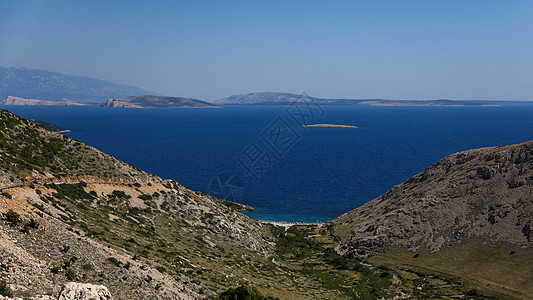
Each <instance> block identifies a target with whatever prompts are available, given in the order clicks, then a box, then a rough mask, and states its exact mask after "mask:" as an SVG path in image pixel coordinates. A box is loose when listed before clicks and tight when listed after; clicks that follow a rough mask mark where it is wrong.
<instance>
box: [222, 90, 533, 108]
mask: <svg viewBox="0 0 533 300" xmlns="http://www.w3.org/2000/svg"><path fill="white" fill-rule="evenodd" d="M299 101H302V102H303V101H313V102H315V103H316V104H318V105H324V106H359V105H360V106H499V105H504V104H533V102H531V101H492V100H447V99H435V100H388V99H324V98H317V97H311V96H309V95H307V94H301V95H300V94H291V93H276V92H260V93H248V94H240V95H233V96H230V97H226V98H222V99H218V100H215V101H214V102H213V103H216V104H221V105H292V104H293V103H296V102H299Z"/></svg>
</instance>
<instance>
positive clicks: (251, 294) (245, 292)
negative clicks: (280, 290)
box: [216, 285, 277, 300]
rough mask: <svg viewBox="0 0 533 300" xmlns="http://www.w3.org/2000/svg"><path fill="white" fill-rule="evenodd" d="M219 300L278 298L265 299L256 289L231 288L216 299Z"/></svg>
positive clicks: (272, 299) (273, 299) (245, 287)
mask: <svg viewBox="0 0 533 300" xmlns="http://www.w3.org/2000/svg"><path fill="white" fill-rule="evenodd" d="M216 299H219V300H275V299H277V298H273V297H270V296H268V297H265V296H263V295H261V294H260V293H259V292H258V291H257V290H256V289H255V288H253V287H247V286H243V285H241V286H238V287H230V288H229V289H227V290H226V291H224V292H222V293H220V295H219V296H218V297H217V298H216Z"/></svg>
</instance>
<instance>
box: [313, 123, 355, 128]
mask: <svg viewBox="0 0 533 300" xmlns="http://www.w3.org/2000/svg"><path fill="white" fill-rule="evenodd" d="M304 127H337V128H359V127H357V126H353V125H339V124H309V125H304Z"/></svg>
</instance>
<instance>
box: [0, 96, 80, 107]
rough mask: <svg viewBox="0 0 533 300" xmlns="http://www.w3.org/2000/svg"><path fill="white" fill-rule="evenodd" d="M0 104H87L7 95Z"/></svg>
mask: <svg viewBox="0 0 533 300" xmlns="http://www.w3.org/2000/svg"><path fill="white" fill-rule="evenodd" d="M0 105H40V106H42V105H44V106H50V105H59V106H80V105H87V104H85V103H78V102H70V101H48V100H37V99H25V98H20V97H13V96H9V97H7V98H6V99H4V100H2V101H0Z"/></svg>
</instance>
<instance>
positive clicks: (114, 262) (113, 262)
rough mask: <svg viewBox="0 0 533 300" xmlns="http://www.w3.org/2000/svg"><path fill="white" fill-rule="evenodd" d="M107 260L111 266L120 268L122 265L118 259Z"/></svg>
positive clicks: (110, 258)
mask: <svg viewBox="0 0 533 300" xmlns="http://www.w3.org/2000/svg"><path fill="white" fill-rule="evenodd" d="M107 260H108V261H109V262H110V263H112V264H114V265H115V266H117V267H120V266H121V265H122V263H121V262H120V261H119V260H118V259H116V258H114V257H109V258H108V259H107Z"/></svg>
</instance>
